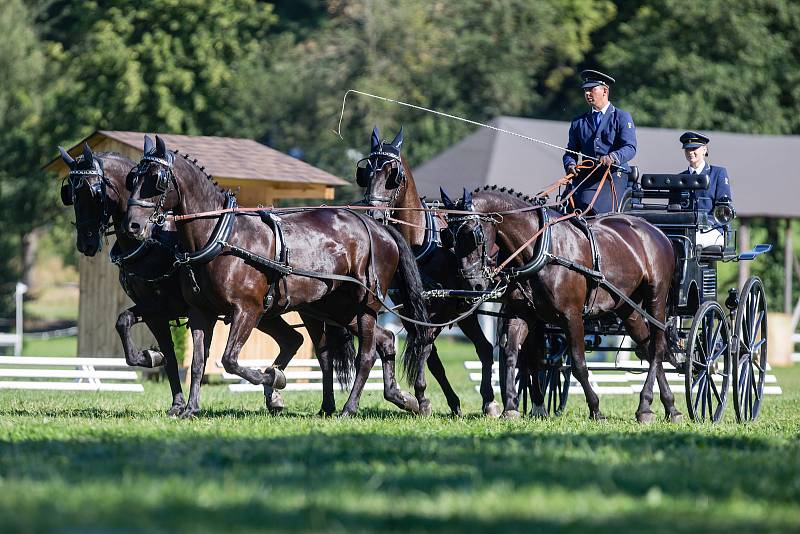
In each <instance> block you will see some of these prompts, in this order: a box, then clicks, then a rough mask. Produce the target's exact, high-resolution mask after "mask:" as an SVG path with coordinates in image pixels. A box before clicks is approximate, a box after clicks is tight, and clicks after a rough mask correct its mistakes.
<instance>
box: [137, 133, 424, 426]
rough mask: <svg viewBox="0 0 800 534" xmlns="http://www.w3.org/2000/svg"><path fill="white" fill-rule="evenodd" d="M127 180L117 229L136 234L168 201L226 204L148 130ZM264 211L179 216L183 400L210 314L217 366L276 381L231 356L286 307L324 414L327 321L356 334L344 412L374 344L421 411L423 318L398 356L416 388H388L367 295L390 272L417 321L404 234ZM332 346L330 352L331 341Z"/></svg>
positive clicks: (387, 354) (182, 209) (390, 345)
mask: <svg viewBox="0 0 800 534" xmlns="http://www.w3.org/2000/svg"><path fill="white" fill-rule="evenodd" d="M131 190H132V194H131V199H130V200H129V206H128V213H127V217H126V222H125V229H126V231H127V232H128V233H129V234H130V235H131V236H133V237H135V238H137V239H140V240H141V239H146V238H147V234H148V232H149V230H148V229H149V228H151V227H152V225H150V224H149V223H150V222H153V221H156V222H161V221H163V220H164V217H165V215H166V213H167V211H173V212H174V213H175V214H176V215H187V214H188V215H192V214H199V213H203V212H210V211H211V212H217V211H219V210H222V209H224V208H225V207H226V206H227V207H230V206H231V205H233V204H232V201H231V197H230V195H229V194H228V193H226V192H225V191H223V190H221V189H220V188H219V187H218V186H217V185H216V184H215V183H213V182H212V180H211V179H210V177H208V176H207V175H205V173H204V172H203V171H202V170H201V169H200V168H199V167H198V166H197V165H194V164H192V163H191V162H189V161H188V160H186V159H184V158H180V157H177V158H176V157H175V155H174V153H172V152H170V151H168V150H167V149H166V146H165V144H164V142H163V140H161V139H160V138H159V137H158V136H156V148H155V149H153V151H151V152H149V153H147V154H145V156H144V158H143V159H142V162H141V163H140V166H139V168H138V169H137V172H136V177H135V180H134V181H133V184H132V186H131ZM264 217H265V219H262V217H261V216H259V214H253V216H247V215H245V214H243V213H240V214H238V215H233V216H232V217H231V216H227V215H219V214H215V215H212V216H200V217H191V218H188V219H185V220H180V221H179V222H178V223H177V228H178V233H179V235H180V239H181V243H182V245H183V247H184V249H185V250H186V252H187V256H186V260H185V261H184V263H183V265H184V268H183V270H184V271H185V273H186V275H185V276H182V277H181V288H182V292H183V294H184V297H185V298H186V299H187V301H188V303H189V305H190V310H189V322H190V328H191V329H192V337H193V342H194V358H193V363H192V384H191V390H190V394H189V402H188V405H189V407H190V409H191V410H193V411H197V410H198V409H199V389H200V378H201V377H202V373H203V368H204V365H205V361H206V359H207V357H208V349H209V345H210V340H211V339H210V338H211V333H212V330H211V327H212V326H213V322H214V321H215V320H216V318H217V317H220V316H221V317H224V318H226V319H227V320H230V321H231V328H230V334H229V337H228V342H227V344H226V347H225V350H224V353H223V355H222V363H223V366H224V367H225V370H226V371H227V372H229V373H232V374H236V375H238V376H240V377H242V378H244V379H246V380H248V381H249V382H251V383H253V384H264V385H267V386H274V385H279V384H280V382H282V381H283V380H284V379H283V378H282V373H281V372H280V370H279V369H277V368H275V367H272V368H269V369H267V370H266V371H265V372H261V371H258V370H254V369H247V368H244V367H242V366H240V365H239V363H238V355H239V352H240V351H241V348H242V345H243V344H244V343H245V341H246V340H247V338H248V336H249V335H250V332H251V331H252V330H253V328H254V327H255V326H256V325H257V324H258V323H259V321H260V320H261V318H262V316H266V317H269V316H273V315H277V314H281V313H285V312H287V311H293V310H296V311H298V312H299V313H300V316H301V317H302V319H303V322H304V323H305V325H306V327H307V329H308V332H309V335H310V336H311V339H312V342H313V343H314V346H315V348H316V349H317V357H318V358H320V368H321V369H322V371H323V374H324V377H323V387H324V390H323V407H322V410H321V411H322V412H323V413H325V414H330V413H332V412H333V411H334V410H335V404H334V401H333V384H332V369H331V362H330V361H329V358H328V357H327V356H326V355H325V354H324V353H323V352H322V351H321V348H322V347H323V346H324V343H325V341H324V338H323V336H324V324H325V323H331V324H334V325H340V326H345V327H347V328H348V329H349V330H350V332H352V333H353V334H354V335H357V336H358V337H359V338H360V343H359V349H358V358H357V369H356V371H357V374H356V378H355V381H354V384H353V388H352V391H351V393H350V397H349V398H348V401H347V403H346V404H345V406H344V409H343V410H342V414H343V415H350V414H353V413H355V412H356V410H357V409H358V402H359V399H360V395H361V391H362V389H363V387H364V384H365V382H366V379H367V377H368V375H369V371H370V370H371V368H372V366H373V364H374V362H375V358H376V356H375V349H376V345H381V352H382V354H383V355H384V358H383V365H384V384H385V388H386V389H385V391H384V394H385V396H386V397H387V398H388V399H389V400H390V401H391V402H393V403H395V404H397V405H398V406H400V407H401V408H404V409H406V410H409V411H412V412H419V411H421V410H422V411H425V409H429V402H428V400H427V399H425V397H424V392H425V386H426V384H425V375H424V366H425V358H424V355H425V353H424V349H425V347H426V345H427V343H428V342H427V335H426V334H427V333H426V330H425V328H423V327H422V326H419V325H416V324H409V325H408V326H407V329H408V338H407V343H406V350H405V352H404V355H403V363H404V367H405V369H406V375H407V377H408V378H409V380H410V381H411V382H412V383H413V384H414V387H415V393H416V398H415V397H412V396H410V395H409V394H408V393H405V392H403V391H401V390H400V389H399V387H398V386H397V383H396V380H395V376H394V339H393V336H392V335H391V332H388V331H385V330H384V329H382V328H380V327H378V326H377V324H376V319H377V313H378V310H379V309H380V307H381V304H380V302H379V301H378V299H376V298H375V296H374V294H381V293H382V292H384V291H385V290H386V289H388V288H389V286H390V284H391V282H392V280H393V279H394V278H395V276H397V278H398V280H399V282H400V287H401V290H402V294H403V304H404V310H405V313H406V314H407V315H409V316H411V318H412V319H414V320H416V321H419V322H426V321H427V313H426V312H425V308H424V305H423V304H422V296H421V289H422V285H421V281H420V278H419V271H418V269H417V266H416V263H415V261H414V255H413V253H412V252H411V249H410V248H409V247H408V245H407V244H406V243H405V241H404V240H403V238H402V236H400V235H399V234H398V233H397V232H395V231H391V230H389V229H386V228H384V227H382V226H381V225H379V224H377V223H376V222H375V221H373V220H372V219H370V218H369V217H365V216H360V215H358V214H356V213H354V212H350V211H346V210H335V209H316V210H310V211H308V210H303V211H298V212H293V213H285V214H284V213H281V214H280V216H279V217H275V216H271V215H268V214H266V213H265V214H264ZM190 258H191V259H190ZM194 260H197V261H194ZM300 272H310V273H316V274H317V276H315V275H313V274H312V275H306V274H298V273H300ZM337 277H338V278H337ZM342 277H350V279H354V280H357V281H358V282H359V283H354V282H351V281H349V279H347V280H345V279H344V278H342ZM365 288H369V289H370V290H369V291H368V290H367V289H365ZM332 352H334V356H336V355H338V352H337V351H332ZM334 363H335V362H334Z"/></svg>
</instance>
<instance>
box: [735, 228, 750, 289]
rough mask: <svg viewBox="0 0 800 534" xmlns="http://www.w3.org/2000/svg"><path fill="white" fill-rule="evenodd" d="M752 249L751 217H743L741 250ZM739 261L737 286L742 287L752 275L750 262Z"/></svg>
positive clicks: (740, 230) (740, 231)
mask: <svg viewBox="0 0 800 534" xmlns="http://www.w3.org/2000/svg"><path fill="white" fill-rule="evenodd" d="M746 250H750V221H749V219H742V223H741V224H740V225H739V252H744V251H746ZM738 263H739V283H738V284H737V287H738V288H739V289H741V288H742V287H743V286H744V283H745V282H746V281H747V278H748V277H749V276H750V262H749V261H740V262H738Z"/></svg>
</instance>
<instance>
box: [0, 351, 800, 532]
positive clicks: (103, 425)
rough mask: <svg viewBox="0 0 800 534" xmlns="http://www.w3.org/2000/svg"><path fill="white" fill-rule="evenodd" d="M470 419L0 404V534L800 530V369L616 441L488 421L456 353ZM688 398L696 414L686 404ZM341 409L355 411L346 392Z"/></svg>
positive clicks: (46, 398) (243, 407)
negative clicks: (761, 400)
mask: <svg viewBox="0 0 800 534" xmlns="http://www.w3.org/2000/svg"><path fill="white" fill-rule="evenodd" d="M444 352H445V360H446V363H447V366H448V371H449V375H450V377H451V378H452V379H453V381H454V382H456V387H457V388H458V390H459V393H460V395H461V397H462V400H463V402H464V405H465V408H466V409H467V411H469V412H470V415H468V416H467V417H464V418H462V419H457V420H455V419H452V418H450V417H448V416H447V415H446V413H445V412H446V405H445V403H444V399H443V398H442V396H441V394H439V393H438V387H437V386H435V385H433V384H431V387H430V391H431V396H432V399H433V401H434V405H435V409H436V414H435V415H434V416H433V417H430V418H427V419H419V418H415V417H412V416H408V415H406V414H404V413H400V412H398V411H397V410H396V409H394V407H393V406H390V405H389V404H387V403H386V402H384V401H383V400H382V396H381V394H380V393H379V392H367V393H365V394H364V397H363V401H362V410H361V412H360V416H359V417H356V418H354V419H349V420H339V419H320V418H317V417H315V416H314V414H315V413H316V410H317V408H318V405H319V396H318V395H317V394H315V393H308V394H286V400H287V405H288V408H289V411H288V413H287V414H286V415H283V416H280V417H269V416H267V415H265V414H264V410H263V398H262V397H261V396H260V395H258V394H231V393H228V392H227V390H226V389H225V388H224V387H223V386H208V387H205V388H204V390H203V406H204V408H205V411H204V414H203V416H202V417H201V418H199V419H197V420H194V421H179V420H171V419H168V418H166V417H165V416H164V415H163V412H164V411H165V409H166V408H167V403H168V388H167V386H166V384H152V383H151V384H147V385H146V392H145V393H144V394H138V395H137V394H114V393H103V394H85V393H67V394H64V393H43V392H9V391H5V392H0V530H2V531H9V532H35V531H52V530H59V531H84V530H87V529H90V530H95V531H108V530H114V531H124V532H137V531H162V532H165V531H178V532H214V531H225V532H249V531H262V530H268V531H287V530H310V531H331V530H334V531H372V530H382V531H403V532H407V531H430V530H437V531H439V530H443V531H459V532H461V531H469V532H478V531H481V532H486V531H491V530H499V531H534V530H545V531H549V530H567V531H576V532H577V531H587V530H589V529H592V530H596V531H644V530H645V529H648V530H658V531H667V530H669V531H673V532H674V531H730V530H733V529H738V530H746V531H751V530H752V531H754V530H758V531H790V530H796V529H797V528H798V525H800V441H798V438H800V435H799V432H798V429H800V409H799V405H798V400H800V394H798V391H800V369H797V368H796V369H791V370H778V371H776V374H778V380H779V384H780V385H781V387H782V388H783V389H784V392H785V393H784V395H782V396H780V397H768V398H767V401H766V403H765V406H764V411H763V414H762V417H761V419H760V420H759V421H758V422H757V423H755V424H751V425H738V424H736V423H735V419H734V417H733V412H732V410H730V407H729V410H728V413H727V417H726V419H725V421H724V422H723V423H721V424H719V425H716V426H710V425H698V424H693V423H684V424H680V425H670V424H666V423H660V422H659V423H656V424H654V425H651V426H648V427H642V426H639V425H637V424H636V423H634V422H633V412H634V410H635V408H636V398H635V397H633V396H629V397H604V398H602V401H601V402H602V406H603V409H604V411H605V413H606V414H607V415H608V416H609V419H610V420H609V422H608V423H607V424H597V423H592V422H590V421H588V420H587V419H586V407H585V404H584V402H583V398H582V397H579V396H574V397H573V398H572V399H571V400H570V404H569V407H568V409H567V413H566V414H565V415H564V416H563V417H561V418H558V419H553V420H549V421H539V420H528V419H525V420H519V421H506V420H486V419H483V418H481V417H479V416H478V415H477V412H478V410H479V407H480V399H479V398H478V395H477V393H475V392H474V390H472V387H471V385H470V384H469V383H468V382H467V380H466V373H465V371H464V370H463V367H461V360H462V359H463V358H464V357H472V356H471V351H470V350H469V349H463V348H461V347H459V346H458V345H449V346H447V347H445V351H444ZM680 400H681V401H682V397H681V399H680ZM337 401H338V405H339V406H341V405H342V403H343V401H344V394H342V393H339V394H338V395H337Z"/></svg>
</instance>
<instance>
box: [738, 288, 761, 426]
mask: <svg viewBox="0 0 800 534" xmlns="http://www.w3.org/2000/svg"><path fill="white" fill-rule="evenodd" d="M734 336H735V337H736V340H737V345H738V347H739V351H738V354H737V355H736V365H735V366H734V381H733V398H734V401H735V402H734V408H735V411H736V419H737V421H739V422H740V423H741V422H746V421H754V420H756V419H757V418H758V414H759V412H760V411H761V401H762V400H763V399H764V382H765V381H766V377H767V301H766V296H765V295H764V286H763V284H762V283H761V280H760V279H759V278H757V277H752V278H749V279H748V280H747V282H746V283H745V285H744V287H743V288H742V292H741V295H740V298H739V308H738V309H737V311H736V325H735V328H734Z"/></svg>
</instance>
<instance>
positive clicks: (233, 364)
mask: <svg viewBox="0 0 800 534" xmlns="http://www.w3.org/2000/svg"><path fill="white" fill-rule="evenodd" d="M260 319H261V310H260V309H258V308H252V309H246V308H241V307H237V308H236V309H235V310H234V312H233V318H232V320H231V328H230V332H229V333H228V341H227V342H226V344H225V350H224V351H223V353H222V367H223V368H224V369H225V371H226V372H228V373H231V374H234V375H236V376H239V377H241V378H244V379H245V380H247V381H248V382H250V383H251V384H255V385H259V386H260V385H264V384H266V385H268V386H272V387H275V388H278V389H283V388H284V387H285V386H286V377H285V376H284V374H283V372H282V371H280V370H279V369H276V368H274V367H271V368H268V369H267V370H266V371H264V372H261V371H259V370H258V369H250V368H249V367H242V366H241V365H239V353H240V352H241V351H242V347H243V346H244V344H245V342H246V341H247V338H248V337H250V333H251V332H252V331H253V328H255V326H256V325H257V324H258V322H259V321H260Z"/></svg>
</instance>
